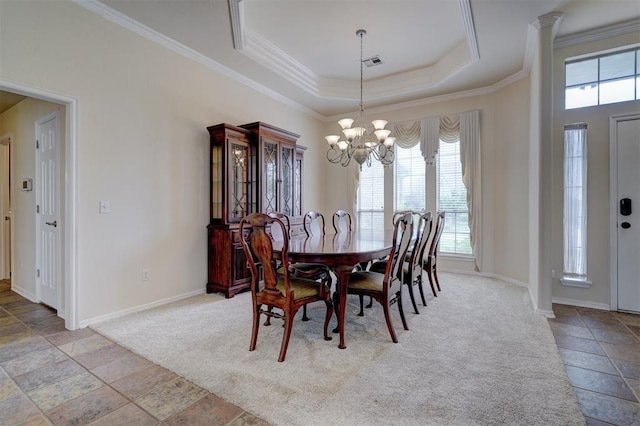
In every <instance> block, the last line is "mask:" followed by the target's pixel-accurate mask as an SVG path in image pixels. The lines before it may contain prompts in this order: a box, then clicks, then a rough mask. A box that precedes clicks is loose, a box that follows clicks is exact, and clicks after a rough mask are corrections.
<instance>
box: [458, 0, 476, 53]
mask: <svg viewBox="0 0 640 426" xmlns="http://www.w3.org/2000/svg"><path fill="white" fill-rule="evenodd" d="M459 4H460V13H461V14H462V22H463V24H464V25H463V26H464V32H465V34H466V36H467V47H468V48H469V55H471V60H472V61H473V62H475V61H478V60H480V52H479V50H478V40H477V39H476V27H475V24H474V23H473V13H472V11H471V0H459Z"/></svg>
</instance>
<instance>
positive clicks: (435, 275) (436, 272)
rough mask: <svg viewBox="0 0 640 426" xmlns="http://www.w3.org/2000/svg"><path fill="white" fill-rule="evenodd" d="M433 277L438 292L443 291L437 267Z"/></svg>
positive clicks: (434, 268)
mask: <svg viewBox="0 0 640 426" xmlns="http://www.w3.org/2000/svg"><path fill="white" fill-rule="evenodd" d="M433 277H434V278H435V279H436V286H437V287H438V291H442V290H440V280H438V270H437V269H436V267H435V266H434V267H433Z"/></svg>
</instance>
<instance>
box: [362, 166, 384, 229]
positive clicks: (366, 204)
mask: <svg viewBox="0 0 640 426" xmlns="http://www.w3.org/2000/svg"><path fill="white" fill-rule="evenodd" d="M381 223H384V166H383V165H382V164H381V163H380V162H379V161H375V160H373V161H371V167H362V170H360V185H359V187H358V227H360V228H362V229H373V228H374V227H380V224H381Z"/></svg>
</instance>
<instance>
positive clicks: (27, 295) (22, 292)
mask: <svg viewBox="0 0 640 426" xmlns="http://www.w3.org/2000/svg"><path fill="white" fill-rule="evenodd" d="M11 291H14V292H16V293H18V294H19V295H20V296H22V297H24V298H25V299H28V300H29V302H33V303H38V302H37V301H36V295H35V294H33V293H32V292H30V291H28V290H25V289H23V288H21V287H18V286H14V285H11Z"/></svg>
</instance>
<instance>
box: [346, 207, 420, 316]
mask: <svg viewBox="0 0 640 426" xmlns="http://www.w3.org/2000/svg"><path fill="white" fill-rule="evenodd" d="M406 213H410V214H411V215H412V216H413V217H414V219H415V217H416V216H418V217H420V214H419V213H416V212H414V211H413V210H400V211H395V212H394V213H393V222H392V223H394V224H395V223H396V221H397V220H398V219H399V218H401V217H402V216H403V215H404V214H406ZM412 245H413V240H412V242H411V243H410V244H409V250H408V251H407V255H406V256H410V255H411V253H412V251H411V250H412V248H411V247H412ZM388 262H389V256H386V257H383V258H381V259H378V260H376V261H374V262H371V264H370V265H369V267H368V269H369V270H370V271H372V272H379V273H381V274H384V272H385V271H386V269H387V263H388ZM403 270H404V267H403ZM411 301H412V302H413V294H411ZM364 307H365V306H364V299H363V298H360V312H359V313H358V316H364ZM366 307H367V309H370V308H372V307H373V299H372V298H369V303H368V304H367V306H366ZM414 308H416V305H415V303H414Z"/></svg>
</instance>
